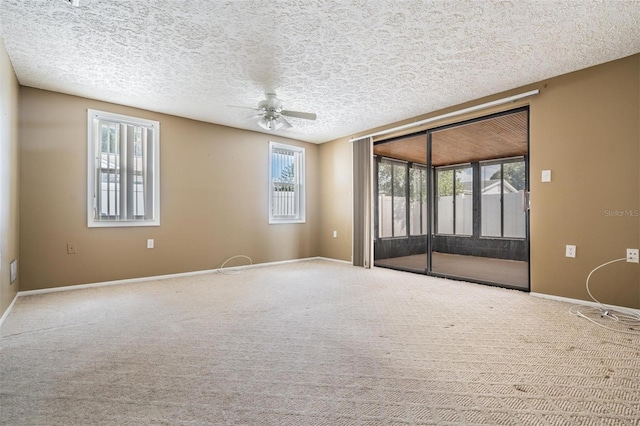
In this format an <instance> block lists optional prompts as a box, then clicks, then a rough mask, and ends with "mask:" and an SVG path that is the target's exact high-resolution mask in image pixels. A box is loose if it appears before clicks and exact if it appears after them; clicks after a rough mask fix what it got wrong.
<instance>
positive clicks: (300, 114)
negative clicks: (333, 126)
mask: <svg viewBox="0 0 640 426" xmlns="http://www.w3.org/2000/svg"><path fill="white" fill-rule="evenodd" d="M280 114H282V115H286V116H287V117H296V118H304V119H305V120H315V119H316V115H315V114H314V113H312V112H300V111H286V110H285V111H281V112H280Z"/></svg>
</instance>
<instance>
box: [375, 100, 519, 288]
mask: <svg viewBox="0 0 640 426" xmlns="http://www.w3.org/2000/svg"><path fill="white" fill-rule="evenodd" d="M528 151H529V131H528V109H526V108H521V109H518V110H514V111H509V112H506V113H501V114H495V115H492V116H488V117H483V118H480V119H476V120H472V121H467V122H464V123H458V124H455V125H450V126H446V127H441V128H437V129H432V130H429V131H426V132H422V133H420V134H414V135H409V136H406V137H403V138H398V139H394V140H391V141H384V142H377V143H375V144H374V155H375V162H374V163H375V171H374V176H375V182H374V191H375V196H374V203H375V206H374V207H375V208H374V210H375V212H374V215H375V222H374V231H375V232H374V234H375V235H374V259H375V260H374V262H375V263H374V264H375V265H376V266H383V267H390V268H395V269H401V270H406V271H412V272H421V273H426V274H430V275H436V276H444V277H449V278H456V279H464V280H469V281H476V282H480V283H487V284H494V285H500V286H504V287H510V288H518V289H524V290H528V289H529V263H528V262H529V238H528V236H529V232H528V211H527V203H526V200H527V195H528V193H527V191H528V159H529V152H528Z"/></svg>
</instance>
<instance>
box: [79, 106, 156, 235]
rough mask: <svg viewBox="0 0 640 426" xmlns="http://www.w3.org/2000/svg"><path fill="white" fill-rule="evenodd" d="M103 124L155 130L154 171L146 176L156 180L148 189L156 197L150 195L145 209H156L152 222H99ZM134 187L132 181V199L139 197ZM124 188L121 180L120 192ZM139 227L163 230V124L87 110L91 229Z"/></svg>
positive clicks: (88, 222)
mask: <svg viewBox="0 0 640 426" xmlns="http://www.w3.org/2000/svg"><path fill="white" fill-rule="evenodd" d="M100 121H110V122H113V123H117V124H119V125H129V126H136V127H143V128H146V129H150V130H151V132H152V135H153V141H151V145H152V148H151V154H150V156H151V158H149V159H147V160H146V164H147V167H148V166H151V170H146V174H147V175H148V176H150V178H151V180H152V182H151V184H150V185H149V186H148V188H149V189H150V190H151V191H152V193H151V194H149V195H148V197H150V198H151V202H149V203H147V204H145V207H147V208H149V207H150V208H151V209H152V212H151V215H150V216H151V218H150V219H146V218H140V219H136V218H128V217H127V218H122V219H114V220H99V219H96V210H97V209H98V198H99V196H98V191H99V190H98V184H99V182H98V168H97V165H98V161H100V160H99V158H98V155H99V153H100V152H101V151H100V149H99V148H98V145H99V144H100V137H99V131H100V127H99V122H100ZM128 151H129V152H131V155H132V156H133V152H134V149H129V150H128ZM128 155H129V154H127V157H128ZM132 158H133V157H132ZM127 161H128V159H127ZM125 171H126V170H125ZM120 173H122V171H120ZM134 184H135V181H134V180H132V181H131V184H130V185H127V188H126V191H127V193H130V194H131V195H130V196H131V197H133V194H134V193H135V189H134ZM121 185H122V180H119V182H118V188H119V190H122V189H121ZM147 216H148V215H147ZM138 226H160V122H158V121H155V120H148V119H143V118H138V117H131V116H127V115H122V114H116V113H112V112H105V111H99V110H94V109H87V227H89V228H109V227H138Z"/></svg>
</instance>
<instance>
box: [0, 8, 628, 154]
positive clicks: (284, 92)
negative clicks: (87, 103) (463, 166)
mask: <svg viewBox="0 0 640 426" xmlns="http://www.w3.org/2000/svg"><path fill="white" fill-rule="evenodd" d="M0 35H1V36H2V38H3V40H4V43H5V46H6V49H7V52H8V54H9V57H10V59H11V62H12V63H13V66H14V69H15V71H16V74H17V77H18V80H19V81H20V83H21V84H23V85H25V86H32V87H36V88H42V89H48V90H54V91H58V92H63V93H69V94H74V95H79V96H84V97H89V98H94V99H99V100H104V101H109V102H115V103H119V104H124V105H129V106H134V107H138V108H144V109H148V110H152V111H159V112H164V113H168V114H174V115H177V116H182V117H188V118H193V119H197V120H202V121H208V122H213V123H218V124H223V125H227V126H233V127H239V128H244V129H250V130H255V131H261V130H262V129H261V128H260V127H258V126H257V124H256V123H255V120H251V119H249V116H250V115H251V111H249V110H244V109H239V108H229V107H228V106H227V105H246V106H255V105H257V103H258V102H259V101H260V100H261V99H262V98H263V94H264V93H265V92H267V91H275V92H276V93H277V95H278V97H279V98H281V99H282V100H283V101H284V107H285V109H289V110H298V111H308V112H315V113H317V114H318V119H317V120H316V121H315V122H311V121H305V120H301V119H296V118H292V119H290V120H289V121H290V122H291V123H292V124H293V125H294V128H292V129H288V130H281V131H278V132H277V133H278V134H280V135H282V136H286V137H291V138H295V139H300V140H305V141H310V142H325V141H329V140H332V139H335V138H338V137H342V136H350V135H353V134H355V133H357V132H361V131H365V130H367V129H371V128H374V127H377V126H381V125H385V124H389V123H391V122H395V121H399V120H403V119H407V118H411V117H415V116H418V115H421V114H425V113H428V112H432V111H435V110H438V109H442V108H445V107H448V106H452V105H456V104H459V103H463V102H466V101H469V100H473V99H477V98H480V97H483V96H486V95H490V94H493V93H497V92H501V91H504V90H508V89H512V88H515V87H519V86H522V85H525V84H529V83H533V82H536V81H540V80H544V79H546V78H549V77H554V76H557V75H560V74H564V73H567V72H570V71H574V70H578V69H582V68H586V67H588V66H591V65H595V64H599V63H603V62H607V61H610V60H614V59H618V58H621V57H624V56H628V55H632V54H635V53H638V52H640V1H638V0H611V1H588V0H574V1H560V0H546V1H545V0H517V1H516V0H514V1H488V0H487V1H481V0H477V1H461V0H456V1H408V0H399V1H384V0H379V1H366V0H351V1H323V0H315V1H312V0H298V1H294V0H273V1H263V0H244V1H242V0H237V1H224V2H223V1H208V0H190V1H183V0H149V1H139V0H137V1H136V0H126V1H125V0H80V7H78V8H76V7H72V6H71V5H69V4H68V3H67V1H65V0H0Z"/></svg>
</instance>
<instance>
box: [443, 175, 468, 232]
mask: <svg viewBox="0 0 640 426" xmlns="http://www.w3.org/2000/svg"><path fill="white" fill-rule="evenodd" d="M436 184H437V188H438V189H437V191H438V192H437V206H438V207H437V214H438V216H437V225H436V226H437V228H436V229H437V233H438V234H449V235H473V168H472V167H471V166H470V165H464V166H456V167H446V168H436Z"/></svg>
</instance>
